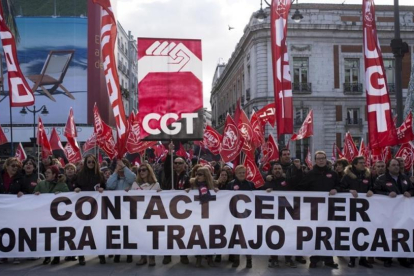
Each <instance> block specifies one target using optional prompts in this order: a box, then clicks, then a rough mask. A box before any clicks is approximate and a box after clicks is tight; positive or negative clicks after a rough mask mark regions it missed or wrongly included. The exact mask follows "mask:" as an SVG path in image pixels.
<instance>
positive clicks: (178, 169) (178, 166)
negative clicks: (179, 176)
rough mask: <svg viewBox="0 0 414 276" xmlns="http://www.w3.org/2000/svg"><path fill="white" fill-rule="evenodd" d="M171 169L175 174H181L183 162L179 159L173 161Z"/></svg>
mask: <svg viewBox="0 0 414 276" xmlns="http://www.w3.org/2000/svg"><path fill="white" fill-rule="evenodd" d="M173 169H174V171H175V172H176V173H181V172H183V171H184V170H185V161H184V159H183V158H181V157H177V158H175V159H174V163H173Z"/></svg>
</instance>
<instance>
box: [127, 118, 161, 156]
mask: <svg viewBox="0 0 414 276" xmlns="http://www.w3.org/2000/svg"><path fill="white" fill-rule="evenodd" d="M128 125H129V128H130V131H129V133H128V139H127V143H126V149H127V150H128V152H129V153H130V154H133V153H142V152H144V151H145V150H146V149H147V148H150V147H152V146H153V145H155V144H157V142H156V141H142V140H141V139H140V132H141V129H140V127H139V121H138V113H137V114H134V112H132V113H131V115H130V116H129V118H128Z"/></svg>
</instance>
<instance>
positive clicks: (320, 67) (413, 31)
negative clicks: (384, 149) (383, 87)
mask: <svg viewBox="0 0 414 276" xmlns="http://www.w3.org/2000/svg"><path fill="white" fill-rule="evenodd" d="M296 8H298V9H299V10H300V12H301V14H302V15H303V19H302V20H301V21H300V23H296V22H294V21H293V20H292V19H290V17H291V16H292V14H293V12H294V10H295V9H296ZM269 11H270V10H269V8H266V9H265V12H266V14H267V15H268V17H266V18H265V20H264V21H259V20H258V19H257V18H256V17H255V15H256V14H257V12H255V13H253V14H252V16H251V17H250V20H249V22H248V24H247V25H246V27H245V29H244V35H243V36H242V37H241V38H240V41H239V42H238V44H237V46H236V49H235V51H234V52H233V54H232V55H231V57H230V59H229V60H228V62H227V63H226V64H219V65H218V66H217V69H216V74H215V76H214V78H213V87H212V91H211V99H210V102H211V106H212V125H213V127H215V128H216V129H218V130H219V131H222V129H223V126H224V122H225V117H226V114H227V113H230V114H234V111H235V108H236V102H237V99H239V98H240V99H241V105H242V108H243V109H244V110H245V112H246V114H247V115H249V116H250V114H251V113H252V111H253V110H258V109H260V108H262V107H263V106H265V105H266V104H268V103H271V102H273V101H274V96H273V78H272V60H271V59H272V54H271V38H270V16H269ZM290 12H291V14H290V16H289V22H288V39H287V43H288V52H289V61H290V72H291V76H292V88H293V89H292V92H293V105H294V129H295V131H297V130H298V129H299V128H300V126H301V125H302V122H303V120H304V119H305V117H306V115H307V113H308V112H309V110H310V109H313V112H314V136H313V137H311V138H308V139H304V140H301V141H297V142H292V143H290V149H291V152H292V154H291V155H292V156H297V157H300V158H301V159H302V160H304V157H305V156H306V153H307V149H308V147H310V149H311V151H312V152H313V151H315V150H324V151H326V152H327V154H328V157H329V158H330V157H331V155H332V146H333V143H335V142H336V144H337V145H338V146H339V147H341V146H342V143H343V138H344V135H345V133H346V132H347V131H349V132H350V133H351V135H352V136H353V138H354V140H355V141H356V143H357V146H359V143H360V141H361V139H364V141H367V140H368V135H367V131H368V130H367V127H368V126H367V113H366V97H365V88H364V87H365V80H364V78H365V74H364V72H365V70H364V56H363V48H362V45H363V41H362V39H363V33H362V17H361V13H362V8H361V6H360V5H341V4H299V5H294V6H292V8H291V11H290ZM413 15H414V7H413V6H400V22H401V24H400V28H401V38H402V39H403V41H405V42H407V43H408V45H409V53H408V54H406V55H405V57H404V59H403V70H402V77H403V84H402V87H403V96H404V98H405V95H406V94H407V87H408V82H409V77H410V72H411V63H412V52H413V45H414V23H413ZM376 17H377V18H376V21H377V30H378V37H379V41H380V44H381V49H382V53H383V58H384V67H385V69H386V74H387V82H388V86H389V92H390V97H391V104H392V108H393V112H394V113H395V106H396V101H395V91H394V57H393V54H392V52H391V48H390V46H389V45H390V41H391V39H392V38H393V36H394V24H393V21H394V17H393V6H376ZM266 132H267V134H268V133H269V132H271V133H273V135H276V130H275V129H272V128H271V127H267V129H266ZM288 139H290V135H285V137H284V141H280V144H283V143H285V144H286V143H287V141H288Z"/></svg>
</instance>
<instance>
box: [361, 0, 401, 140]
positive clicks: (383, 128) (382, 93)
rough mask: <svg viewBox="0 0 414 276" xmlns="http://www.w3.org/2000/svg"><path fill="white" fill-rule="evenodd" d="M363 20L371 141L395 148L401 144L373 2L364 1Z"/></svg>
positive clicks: (369, 0)
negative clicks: (392, 107)
mask: <svg viewBox="0 0 414 276" xmlns="http://www.w3.org/2000/svg"><path fill="white" fill-rule="evenodd" d="M362 18H363V34H364V65H365V84H366V96H367V107H368V110H367V111H368V132H369V142H370V145H371V147H372V148H382V147H385V146H394V145H396V144H398V137H397V130H396V128H395V125H394V123H393V119H392V114H391V103H390V97H389V94H388V88H387V78H386V75H385V69H384V63H383V60H382V53H381V48H380V45H379V40H378V37H377V27H376V23H375V7H374V1H373V0H363V4H362Z"/></svg>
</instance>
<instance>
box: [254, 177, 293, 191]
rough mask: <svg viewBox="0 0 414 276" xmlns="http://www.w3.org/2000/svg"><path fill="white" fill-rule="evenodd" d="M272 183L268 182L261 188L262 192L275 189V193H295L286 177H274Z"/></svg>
mask: <svg viewBox="0 0 414 276" xmlns="http://www.w3.org/2000/svg"><path fill="white" fill-rule="evenodd" d="M272 178H273V179H272V181H266V183H265V184H264V185H263V186H262V187H260V190H267V189H273V190H274V191H293V186H292V185H289V183H288V181H287V180H286V178H285V177H279V178H276V177H274V176H272Z"/></svg>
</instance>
